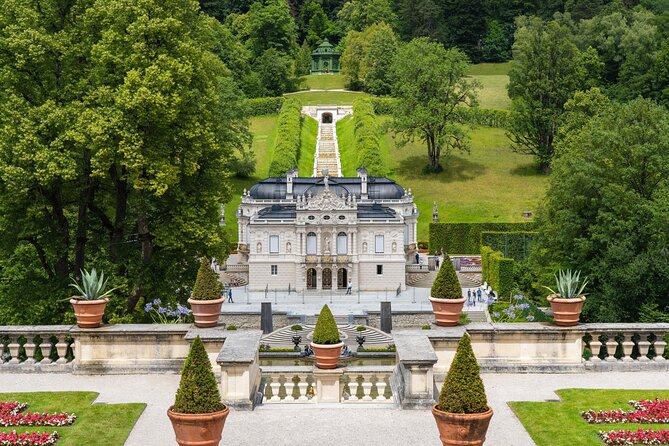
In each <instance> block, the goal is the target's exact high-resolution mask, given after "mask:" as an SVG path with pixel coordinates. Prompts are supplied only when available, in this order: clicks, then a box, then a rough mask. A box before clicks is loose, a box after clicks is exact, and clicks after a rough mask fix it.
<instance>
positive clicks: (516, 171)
mask: <svg viewBox="0 0 669 446" xmlns="http://www.w3.org/2000/svg"><path fill="white" fill-rule="evenodd" d="M509 173H510V174H511V175H515V176H518V177H543V176H544V174H542V173H541V172H540V171H539V169H538V168H537V165H536V164H534V163H529V164H522V165H520V166H516V167H514V168H513V169H511V170H510V171H509Z"/></svg>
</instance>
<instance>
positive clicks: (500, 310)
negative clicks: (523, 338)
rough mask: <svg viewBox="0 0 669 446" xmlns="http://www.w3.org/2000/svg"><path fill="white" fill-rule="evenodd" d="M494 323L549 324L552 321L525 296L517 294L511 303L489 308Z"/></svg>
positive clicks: (496, 304)
mask: <svg viewBox="0 0 669 446" xmlns="http://www.w3.org/2000/svg"><path fill="white" fill-rule="evenodd" d="M488 311H489V312H490V316H491V318H492V321H493V322H549V321H550V320H551V319H550V318H549V317H548V316H547V315H546V313H544V312H543V311H541V310H540V309H539V308H537V306H536V305H534V304H533V303H531V302H530V301H528V300H527V299H526V298H525V296H523V295H522V294H520V293H518V292H516V293H515V294H514V296H513V297H512V298H511V302H495V303H493V304H492V305H489V306H488Z"/></svg>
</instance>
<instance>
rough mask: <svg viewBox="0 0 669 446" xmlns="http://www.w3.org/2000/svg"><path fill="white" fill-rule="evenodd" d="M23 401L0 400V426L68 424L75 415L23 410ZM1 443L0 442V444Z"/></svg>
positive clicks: (58, 425)
mask: <svg viewBox="0 0 669 446" xmlns="http://www.w3.org/2000/svg"><path fill="white" fill-rule="evenodd" d="M27 408H28V405H27V404H25V403H19V402H16V401H14V402H6V401H5V402H0V426H2V427H7V426H56V427H60V426H69V425H70V424H72V423H74V420H76V419H77V417H76V416H75V415H74V414H69V413H51V414H49V413H46V412H45V413H38V412H24V411H25V410H26V409H27ZM1 445H2V443H0V446H1Z"/></svg>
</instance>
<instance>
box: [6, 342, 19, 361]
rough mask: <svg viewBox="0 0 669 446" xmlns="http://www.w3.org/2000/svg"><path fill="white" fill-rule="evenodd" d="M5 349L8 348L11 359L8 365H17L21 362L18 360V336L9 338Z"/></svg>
mask: <svg viewBox="0 0 669 446" xmlns="http://www.w3.org/2000/svg"><path fill="white" fill-rule="evenodd" d="M7 347H8V348H9V354H10V355H11V356H12V359H10V360H9V362H8V364H18V363H19V362H21V361H20V360H19V347H21V345H20V344H19V336H10V337H9V344H8V345H7Z"/></svg>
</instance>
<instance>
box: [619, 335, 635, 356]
mask: <svg viewBox="0 0 669 446" xmlns="http://www.w3.org/2000/svg"><path fill="white" fill-rule="evenodd" d="M632 336H633V334H629V335H625V337H624V338H623V342H622V346H623V353H624V355H625V356H623V357H622V360H623V361H624V362H632V361H634V360H633V359H632V349H633V348H634V342H633V341H632ZM628 337H629V339H630V340H629V341H627V340H626V339H627V338H628Z"/></svg>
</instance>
